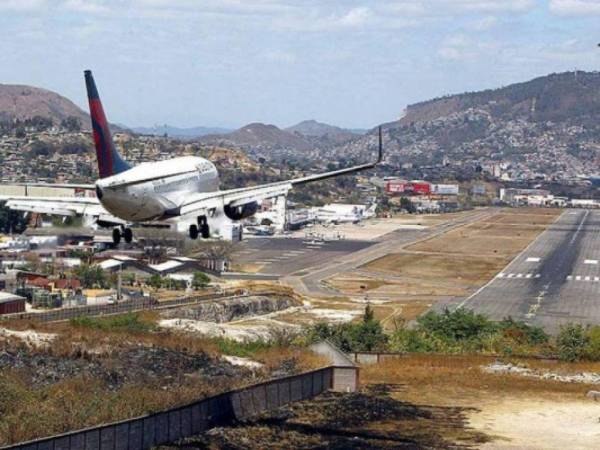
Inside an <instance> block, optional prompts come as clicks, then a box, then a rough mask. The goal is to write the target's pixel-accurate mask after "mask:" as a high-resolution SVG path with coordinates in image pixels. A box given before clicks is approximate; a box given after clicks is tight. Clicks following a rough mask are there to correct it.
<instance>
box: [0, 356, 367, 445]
mask: <svg viewBox="0 0 600 450" xmlns="http://www.w3.org/2000/svg"><path fill="white" fill-rule="evenodd" d="M348 371H354V372H357V371H358V369H357V368H356V367H336V366H330V367H325V368H323V369H318V370H314V371H311V372H306V373H302V374H299V375H294V376H290V377H285V378H279V379H275V380H271V381H267V382H264V383H259V384H255V385H252V386H248V387H245V388H242V389H236V390H233V391H230V392H226V393H223V394H220V395H217V396H214V397H210V398H205V399H203V400H200V401H197V402H194V403H191V404H189V405H185V406H181V407H177V408H173V409H170V410H168V411H163V412H158V413H154V414H149V415H146V416H142V417H138V418H135V419H130V420H125V421H122V422H117V423H112V424H108V425H102V426H99V427H95V428H89V429H86V430H80V431H75V432H72V433H68V434H63V435H60V436H54V437H49V438H45V439H40V440H37V441H31V442H26V443H21V444H17V445H13V446H10V447H3V449H4V450H8V449H10V450H105V449H110V450H119V449H127V450H145V449H150V448H152V447H154V446H157V445H163V444H168V443H172V442H176V441H178V440H180V439H183V438H186V437H191V436H194V435H197V434H199V433H202V432H203V431H206V430H208V429H210V428H213V427H215V426H223V425H227V424H230V423H232V422H234V421H235V420H243V419H248V418H250V417H253V416H255V415H257V414H259V413H262V412H265V411H270V410H275V409H277V408H279V407H281V406H283V405H286V404H288V403H291V402H296V401H302V400H307V399H310V398H313V397H315V396H317V395H319V394H321V393H323V392H325V391H327V390H329V389H332V388H333V387H334V386H335V385H336V378H339V377H341V376H347V374H348ZM355 378H356V379H358V376H356V377H355Z"/></svg>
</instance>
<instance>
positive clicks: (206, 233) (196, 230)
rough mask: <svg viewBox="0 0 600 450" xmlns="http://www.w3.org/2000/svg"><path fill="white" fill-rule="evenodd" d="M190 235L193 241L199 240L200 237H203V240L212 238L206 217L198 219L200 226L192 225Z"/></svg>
mask: <svg viewBox="0 0 600 450" xmlns="http://www.w3.org/2000/svg"><path fill="white" fill-rule="evenodd" d="M189 235H190V238H191V239H198V236H202V239H208V238H209V237H210V227H209V226H208V222H207V220H206V216H199V217H198V225H196V224H192V225H190V229H189Z"/></svg>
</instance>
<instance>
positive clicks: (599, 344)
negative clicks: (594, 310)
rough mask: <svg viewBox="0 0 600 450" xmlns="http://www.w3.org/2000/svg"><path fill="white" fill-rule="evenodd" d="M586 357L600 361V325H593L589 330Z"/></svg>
mask: <svg viewBox="0 0 600 450" xmlns="http://www.w3.org/2000/svg"><path fill="white" fill-rule="evenodd" d="M585 359H589V360H590V361H600V326H595V327H591V328H589V329H588V330H587V347H586V349H585Z"/></svg>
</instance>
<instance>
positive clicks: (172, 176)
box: [0, 70, 383, 244]
mask: <svg viewBox="0 0 600 450" xmlns="http://www.w3.org/2000/svg"><path fill="white" fill-rule="evenodd" d="M84 73H85V82H86V87H87V95H88V100H89V105H90V116H91V120H92V130H93V136H94V144H95V147H96V157H97V160H98V172H99V179H98V180H97V181H96V183H95V184H91V185H87V184H48V183H30V184H25V186H26V187H27V186H45V187H58V188H75V189H80V190H94V191H95V192H96V196H95V197H93V196H89V197H31V196H28V195H25V196H10V195H3V196H0V201H6V205H7V206H8V207H9V208H10V209H13V210H17V211H26V212H37V213H42V214H50V215H59V216H70V217H74V216H84V217H86V218H87V219H91V221H92V223H95V224H96V225H98V226H102V227H113V234H112V237H113V242H114V243H115V244H119V243H120V241H121V239H124V240H125V242H127V243H130V242H131V241H132V240H133V232H132V230H131V228H130V226H131V225H133V224H143V225H146V226H165V225H167V226H171V225H172V224H176V225H177V229H179V230H182V229H183V230H185V231H187V233H188V234H189V237H190V238H191V239H197V238H198V237H199V236H201V237H202V238H205V239H206V238H209V237H210V236H211V227H213V225H215V226H218V225H219V223H222V221H223V220H229V221H239V220H242V219H245V218H247V217H250V216H252V215H254V214H255V213H256V212H257V210H258V208H259V205H260V203H261V202H262V201H263V200H266V199H275V200H276V201H277V200H279V199H283V201H285V197H286V196H287V194H288V192H289V191H290V189H292V188H293V187H294V186H297V185H301V184H305V183H310V182H313V181H319V180H324V179H327V178H332V177H337V176H339V175H346V174H350V173H355V172H360V171H362V170H367V169H371V168H373V167H375V166H376V165H377V164H379V163H380V162H381V159H382V156H383V147H382V140H381V128H380V129H379V154H378V158H377V160H376V161H375V162H372V163H369V164H363V165H359V166H354V167H349V168H346V169H340V170H335V171H332V172H325V173H321V174H317V175H309V176H306V177H303V178H296V179H292V180H286V181H278V182H274V183H269V184H264V185H261V186H252V187H245V188H239V189H228V190H223V191H222V190H219V174H218V172H217V169H216V167H215V166H214V164H213V163H212V162H210V161H208V160H206V159H204V158H200V157H195V156H184V157H179V158H173V159H169V160H165V161H157V162H145V163H142V164H140V165H138V166H135V167H132V166H131V165H130V164H128V163H127V162H126V161H125V160H124V159H123V158H122V157H121V155H119V153H118V152H117V150H116V148H115V145H114V143H113V140H112V137H111V134H110V130H109V125H108V121H107V120H106V116H105V114H104V109H103V107H102V103H101V102H100V97H99V96H98V90H97V88H96V84H95V82H94V78H93V76H92V73H91V71H89V70H86V71H85V72H84ZM26 194H27V188H26ZM182 225H183V226H182Z"/></svg>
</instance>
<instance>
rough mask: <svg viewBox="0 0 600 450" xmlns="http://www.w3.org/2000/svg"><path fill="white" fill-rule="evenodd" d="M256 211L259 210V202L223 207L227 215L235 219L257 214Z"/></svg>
mask: <svg viewBox="0 0 600 450" xmlns="http://www.w3.org/2000/svg"><path fill="white" fill-rule="evenodd" d="M256 211H258V202H252V203H246V204H245V205H240V206H230V205H225V208H223V212H225V215H226V216H227V217H228V218H230V219H231V220H234V221H237V220H242V219H247V218H248V217H251V216H253V215H254V214H256Z"/></svg>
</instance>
